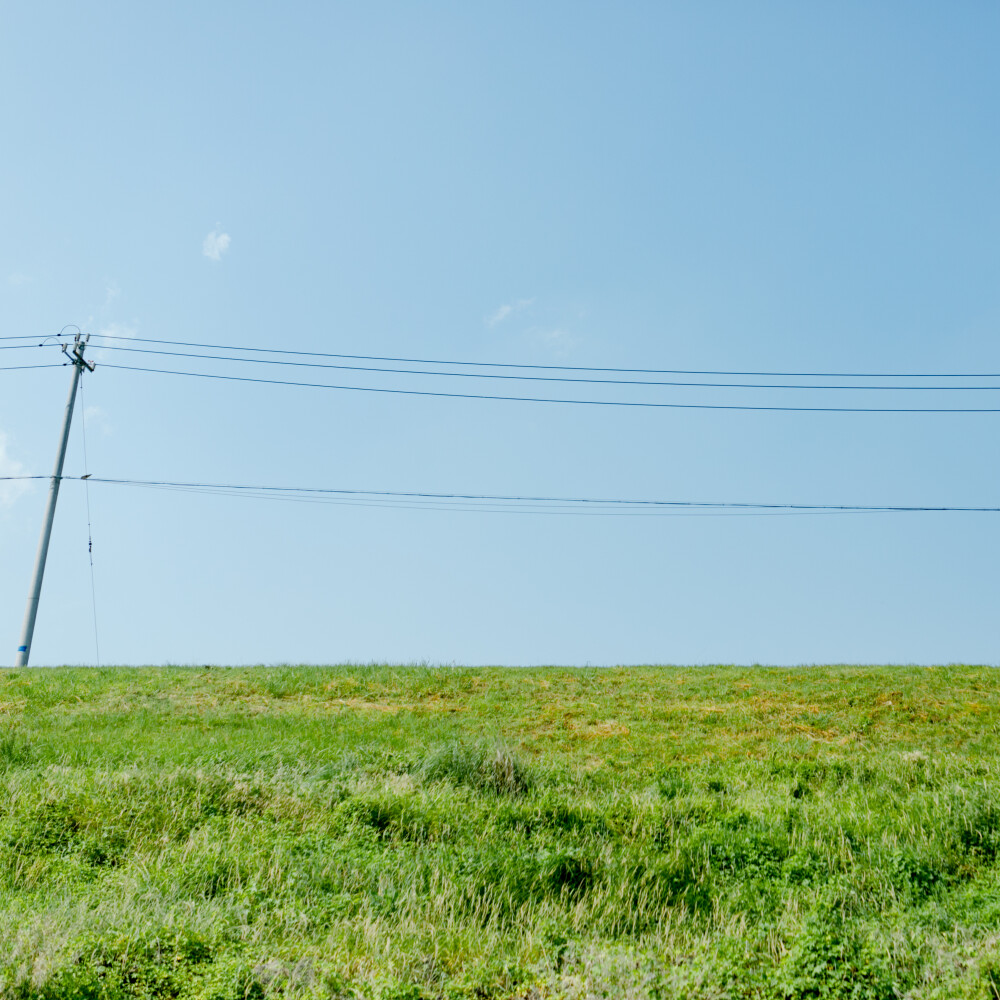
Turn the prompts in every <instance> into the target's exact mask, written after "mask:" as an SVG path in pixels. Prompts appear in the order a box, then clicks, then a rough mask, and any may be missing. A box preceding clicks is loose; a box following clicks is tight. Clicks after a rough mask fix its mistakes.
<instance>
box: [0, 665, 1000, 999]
mask: <svg viewBox="0 0 1000 1000" xmlns="http://www.w3.org/2000/svg"><path fill="white" fill-rule="evenodd" d="M998 741H1000V673H998V672H996V671H994V670H991V669H988V668H981V667H962V666H950V667H938V668H898V667H892V668H888V667H887V668H875V667H872V668H855V667H822V668H808V669H795V670H785V669H782V670H778V669H762V668H752V669H750V668H731V667H712V668H699V669H688V668H676V667H638V668H627V669H626V668H621V669H609V670H597V669H594V670H590V669H588V670H568V669H556V668H546V669H530V670H514V669H488V670H471V669H458V668H449V669H428V668H419V667H413V668H409V667H407V668H398V667H387V666H373V667H354V666H350V667H329V668H316V667H282V668H270V667H257V668H247V669H242V668H241V669H228V668H212V669H208V668H204V669H196V668H190V669H188V668H141V669H130V668H119V669H102V670H86V669H60V670H38V669H36V670H21V671H11V670H7V671H0V777H2V783H0V997H12V998H13V997H18V998H28V997H39V998H42V997H44V998H50V1000H58V998H65V1000H70V998H79V1000H83V998H88V997H94V998H97V997H101V998H107V1000H118V998H124V997H161V996H162V997H183V998H204V1000H212V998H214V1000H230V998H232V1000H236V998H248V997H263V996H266V995H288V996H302V997H311V996H324V997H355V996H360V997H371V998H375V1000H389V998H395V1000H404V998H412V1000H416V998H437V997H442V998H459V997H468V998H486V997H519V998H525V1000H541V998H557V997H565V998H580V1000H582V998H590V997H595V998H596V997H632V998H636V1000H638V998H645V997H660V998H667V997H685V998H688V997H705V998H709V997H712V998H721V997H761V998H764V997H767V998H778V997H783V998H821V997H830V998H836V997H851V998H857V1000H862V998H889V997H908V998H914V1000H915V998H945V997H948V998H951V997H967V998H974V997H978V998H997V997H1000V857H998V855H1000V766H998V758H997V750H998V746H1000V742H998Z"/></svg>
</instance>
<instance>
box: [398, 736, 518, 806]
mask: <svg viewBox="0 0 1000 1000" xmlns="http://www.w3.org/2000/svg"><path fill="white" fill-rule="evenodd" d="M411 770H412V773H413V774H414V775H415V776H416V777H417V778H418V779H419V780H421V781H450V782H451V783H452V784H453V785H464V786H466V787H468V788H474V789H475V790H476V791H479V792H490V793H492V794H494V795H498V796H509V797H517V796H521V795H524V794H525V793H526V792H528V791H529V790H530V789H531V788H532V787H534V784H535V782H534V776H533V775H532V773H531V771H530V769H529V768H528V767H527V766H526V765H525V764H524V763H523V762H522V761H521V760H520V759H519V758H518V757H517V755H516V754H515V753H514V752H513V751H512V750H511V749H510V748H509V747H507V746H505V745H504V744H503V743H494V742H488V741H485V740H481V741H479V742H476V743H464V742H462V741H460V740H458V741H455V742H452V743H444V744H441V745H440V746H437V747H434V748H432V749H431V750H429V751H428V752H427V753H426V754H425V755H424V757H423V758H422V759H421V760H419V761H418V762H417V763H415V764H414V765H413V767H412V768H411Z"/></svg>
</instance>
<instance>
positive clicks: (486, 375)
mask: <svg viewBox="0 0 1000 1000" xmlns="http://www.w3.org/2000/svg"><path fill="white" fill-rule="evenodd" d="M102 349H103V350H106V351H127V352H129V353H133V354H154V355H158V356H161V357H171V358H197V359H198V360H201V361H226V362H238V363H240V364H255V365H283V366H291V367H294V368H322V369H336V370H338V371H357V372H374V373H384V374H388V375H430V376H434V377H440V378H479V379H505V380H514V381H520V382H573V383H584V384H588V385H628V386H651V387H658V386H670V387H673V388H701V389H837V390H842V389H848V390H851V389H853V390H859V391H865V392H873V391H876V390H878V391H882V390H892V391H896V390H903V389H908V390H915V391H918V392H931V391H933V392H940V391H952V392H954V391H961V392H970V391H980V390H986V391H990V390H992V391H994V392H996V391H998V390H1000V385H939V386H926V385H830V384H826V385H824V384H816V383H812V384H802V383H798V384H793V385H789V384H787V383H780V384H773V383H761V382H691V381H685V382H677V381H672V382H661V381H651V380H648V379H604V378H575V377H571V376H565V375H563V376H556V375H513V374H509V373H492V372H454V371H451V372H449V371H428V370H426V369H415V368H385V367H375V366H371V365H341V364H329V363H323V362H318V361H284V360H273V359H270V358H241V357H234V356H231V355H222V354H194V353H191V352H185V351H158V350H153V349H150V348H143V347H119V346H114V345H106V346H105V347H103V348H102ZM429 363H433V364H445V363H446V362H429Z"/></svg>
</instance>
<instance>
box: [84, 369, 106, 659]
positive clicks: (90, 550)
mask: <svg viewBox="0 0 1000 1000" xmlns="http://www.w3.org/2000/svg"><path fill="white" fill-rule="evenodd" d="M85 381H86V380H85V379H80V430H81V432H82V433H83V472H84V476H83V490H84V496H85V497H86V498H87V556H88V557H89V559H90V603H91V607H92V608H93V611H94V649H95V651H96V653H97V666H98V667H100V665H101V642H100V639H99V638H98V633H97V587H96V585H95V583H94V533H93V531H92V529H91V523H90V463H89V462H88V459H87V407H86V406H85V405H84V400H83V383H84V382H85Z"/></svg>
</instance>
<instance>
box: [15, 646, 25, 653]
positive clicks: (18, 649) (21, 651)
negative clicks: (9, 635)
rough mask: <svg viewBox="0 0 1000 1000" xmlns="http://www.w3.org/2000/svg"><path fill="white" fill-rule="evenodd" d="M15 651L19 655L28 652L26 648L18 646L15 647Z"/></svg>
mask: <svg viewBox="0 0 1000 1000" xmlns="http://www.w3.org/2000/svg"><path fill="white" fill-rule="evenodd" d="M17 651H18V652H19V653H27V652H28V647H27V646H18V647H17Z"/></svg>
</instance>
